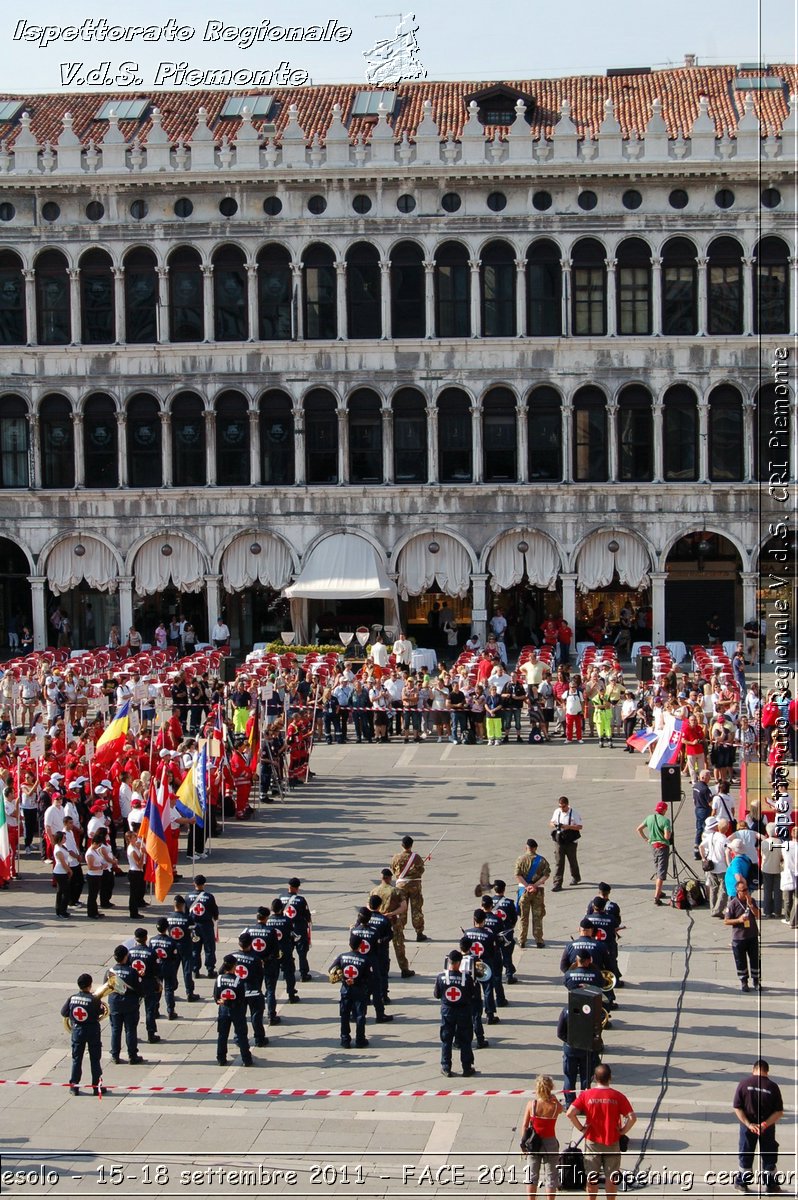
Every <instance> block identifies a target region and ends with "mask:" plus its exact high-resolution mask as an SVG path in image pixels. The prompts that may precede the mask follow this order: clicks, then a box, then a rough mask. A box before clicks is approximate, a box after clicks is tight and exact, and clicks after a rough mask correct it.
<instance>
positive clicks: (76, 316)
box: [67, 267, 81, 346]
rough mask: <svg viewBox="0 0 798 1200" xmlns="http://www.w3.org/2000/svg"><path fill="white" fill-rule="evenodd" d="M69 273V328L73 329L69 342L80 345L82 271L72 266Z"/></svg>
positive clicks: (71, 344)
mask: <svg viewBox="0 0 798 1200" xmlns="http://www.w3.org/2000/svg"><path fill="white" fill-rule="evenodd" d="M67 274H68V275H69V328H70V330H71V337H70V339H69V344H70V346H79V345H80V343H81V320H80V315H81V314H80V271H79V269H78V268H77V267H70V268H69V269H68V271H67Z"/></svg>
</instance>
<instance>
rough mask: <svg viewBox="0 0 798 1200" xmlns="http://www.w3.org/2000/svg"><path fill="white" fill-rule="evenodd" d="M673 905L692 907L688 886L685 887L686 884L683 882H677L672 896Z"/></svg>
mask: <svg viewBox="0 0 798 1200" xmlns="http://www.w3.org/2000/svg"><path fill="white" fill-rule="evenodd" d="M671 905H672V906H673V907H674V908H690V907H691V905H690V901H689V899H688V897H687V888H686V887H685V885H684V884H683V883H677V885H676V887H675V888H674V889H673V895H672V896H671Z"/></svg>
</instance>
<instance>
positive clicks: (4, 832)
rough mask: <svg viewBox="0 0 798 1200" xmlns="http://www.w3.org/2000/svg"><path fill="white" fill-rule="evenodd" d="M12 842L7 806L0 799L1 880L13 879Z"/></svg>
mask: <svg viewBox="0 0 798 1200" xmlns="http://www.w3.org/2000/svg"><path fill="white" fill-rule="evenodd" d="M11 866H12V864H11V841H10V839H9V836H8V818H7V817H6V806H5V804H4V803H3V800H2V798H0V879H1V880H7V879H10V878H11Z"/></svg>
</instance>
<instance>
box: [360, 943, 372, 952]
mask: <svg viewBox="0 0 798 1200" xmlns="http://www.w3.org/2000/svg"><path fill="white" fill-rule="evenodd" d="M370 949H371V946H370V944H369V943H368V942H361V943H360V945H359V946H358V950H359V951H360V953H361V954H368V952H369V950H370Z"/></svg>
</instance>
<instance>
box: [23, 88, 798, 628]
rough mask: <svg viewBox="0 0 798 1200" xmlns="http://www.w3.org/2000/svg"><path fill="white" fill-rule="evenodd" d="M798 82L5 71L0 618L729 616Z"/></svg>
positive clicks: (764, 550)
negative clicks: (272, 81) (393, 83)
mask: <svg viewBox="0 0 798 1200" xmlns="http://www.w3.org/2000/svg"><path fill="white" fill-rule="evenodd" d="M796 90H798V89H796V72H795V70H794V69H793V68H791V67H788V66H783V67H781V66H773V67H769V68H768V69H767V70H762V71H757V72H752V71H750V70H748V71H745V70H743V69H742V68H741V69H740V70H737V69H735V68H733V67H716V68H697V67H684V68H681V69H678V70H673V71H664V72H657V71H647V70H646V71H642V70H637V71H633V72H626V73H624V72H620V73H619V72H613V73H610V74H609V75H608V76H607V77H595V76H593V77H586V78H582V79H564V80H540V81H532V80H527V81H512V82H506V83H505V82H500V83H487V84H467V83H461V84H450V83H446V84H443V83H429V82H421V83H412V84H410V83H408V84H402V85H399V86H398V87H397V88H396V90H395V91H391V92H389V91H386V90H381V89H375V88H360V87H358V86H357V85H347V86H344V87H336V88H332V87H329V88H313V87H310V88H302V89H285V90H284V91H280V92H275V93H273V94H271V95H261V94H252V95H244V94H242V93H225V92H204V93H201V94H199V93H197V92H195V91H190V90H189V91H183V92H174V93H166V92H164V93H158V94H157V95H151V96H145V95H143V94H142V95H141V96H138V97H131V96H129V95H126V96H116V97H108V96H100V95H80V96H65V95H60V96H31V97H8V98H7V99H5V100H0V140H2V146H1V147H0V355H1V356H2V364H3V379H2V393H0V513H2V516H3V530H2V534H3V536H2V540H1V541H0V586H2V597H0V618H2V622H3V625H4V629H3V630H0V639H2V640H7V631H8V630H9V628H12V629H13V628H14V627H15V626H16V625H19V623H20V621H21V620H26V621H29V620H32V622H33V626H34V634H35V641H36V645H37V646H44V645H46V644H48V643H50V644H51V643H52V642H53V640H54V632H53V631H54V629H55V626H56V625H57V621H58V617H57V615H55V614H57V613H58V612H60V611H62V610H63V611H66V612H67V613H68V615H69V616H70V618H71V621H72V626H73V630H74V633H73V642H74V644H75V645H78V644H86V643H87V642H91V641H94V640H97V641H103V640H104V639H105V636H106V634H107V631H108V627H109V625H110V624H111V623H119V624H121V626H122V628H123V632H124V630H126V629H127V627H128V626H129V625H130V624H131V623H133V621H134V620H135V621H136V622H138V623H140V624H141V625H142V629H143V632H144V633H145V635H147V634H148V633H149V632H150V629H149V625H150V624H151V623H157V620H158V619H159V618H160V617H161V616H162V615H167V614H168V613H170V612H171V611H183V612H185V614H186V615H187V616H188V617H189V618H190V619H191V620H192V621H193V623H194V624H195V627H196V628H197V631H198V633H199V635H200V636H203V635H207V634H208V632H209V629H210V627H211V626H212V624H213V623H214V621H215V619H216V617H217V615H219V613H221V612H222V611H223V610H224V612H225V614H226V616H227V619H228V623H229V624H230V625H231V628H232V630H233V635H234V641H235V642H236V643H238V644H240V645H242V646H247V645H248V644H251V643H252V642H254V641H260V640H264V639H265V638H266V637H268V636H271V635H272V634H274V633H275V632H277V631H279V630H281V629H287V628H293V629H294V630H295V632H296V634H297V637H298V639H299V640H303V639H305V638H307V637H308V636H310V635H311V634H313V633H316V632H320V633H321V634H325V633H327V635H328V636H334V635H335V633H336V632H337V630H338V629H341V628H343V629H347V628H350V629H351V628H353V627H354V625H355V624H360V623H366V624H379V623H383V624H385V625H386V626H389V627H397V626H398V625H399V624H400V623H401V624H406V625H407V626H408V628H409V630H410V632H411V634H413V635H414V636H415V637H416V639H417V640H418V641H419V643H421V644H423V643H424V642H425V641H426V640H428V631H429V623H428V621H429V614H430V611H431V610H434V606H435V605H437V606H438V610H440V608H442V607H443V606H445V605H449V606H450V607H451V609H452V611H453V613H454V616H455V617H456V619H457V621H458V623H459V625H460V627H461V629H462V630H463V631H464V632H465V631H467V630H468V629H470V628H471V627H472V625H473V626H474V627H475V628H476V629H477V630H479V631H480V632H484V630H485V627H486V622H487V620H488V619H489V617H490V614H491V611H492V609H493V608H494V607H495V606H496V605H497V604H501V605H502V606H503V608H504V609H505V611H509V612H510V613H511V616H512V617H513V620H514V622H515V623H516V624H517V625H518V626H519V631H520V632H521V633H523V632H524V631H525V630H527V629H528V628H530V627H534V625H535V624H539V623H540V621H542V619H543V617H544V616H545V615H547V614H549V613H560V612H562V613H564V615H565V616H566V618H567V619H568V620H569V621H570V622H571V624H572V625H574V626H576V627H577V630H581V629H582V628H585V627H587V626H588V625H589V624H590V623H591V621H592V620H593V618H594V616H595V613H596V610H597V609H599V606H602V607H601V609H600V611H602V612H605V613H606V614H607V615H608V616H609V617H610V618H613V617H615V616H617V612H618V610H619V609H620V607H621V606H622V605H623V604H624V603H627V604H630V605H631V606H632V607H633V608H636V609H639V610H641V613H642V616H641V630H647V631H648V632H647V634H646V636H645V637H644V639H643V640H648V636H649V635H650V636H652V637H653V639H654V640H655V641H657V642H661V641H664V640H665V638H666V637H667V638H669V639H677V640H685V641H687V642H691V641H698V640H701V639H702V638H703V636H704V633H705V626H706V621H707V619H708V618H709V617H710V616H711V614H712V612H714V611H717V612H719V613H720V614H721V617H722V623H723V626H724V634H725V636H727V637H734V636H736V635H737V633H738V631H739V629H740V627H741V625H742V623H743V622H744V621H745V620H747V619H749V618H750V617H751V616H752V615H753V614H754V612H755V611H756V608H757V588H758V579H759V573H760V568H762V569H764V566H765V565H766V563H767V558H768V555H769V554H771V553H773V552H774V544H773V541H772V538H771V532H772V531H770V532H769V529H768V527H769V524H770V523H771V522H777V521H778V520H779V519H780V518H781V517H783V516H784V513H785V511H787V510H786V509H785V505H784V503H783V502H782V500H781V494H780V491H779V489H780V488H781V489H783V488H786V489H788V490H790V489H791V486H792V483H793V482H794V480H795V470H796V463H795V450H794V420H793V417H794V398H793V393H792V388H791V386H782V384H783V380H782V381H781V382H780V379H779V377H778V374H774V370H773V362H774V359H775V356H776V354H777V351H778V350H781V349H782V348H785V347H786V348H788V353H789V354H790V355H792V353H793V348H794V339H795V333H796V310H797V309H798V304H797V303H796V246H795V178H794V169H793V167H794V161H795V143H796V122H797V120H798V104H796V103H795V102H794V101H793V100H791V96H792V93H793V92H795V91H796ZM789 365H790V368H791V363H790V364H789ZM790 494H792V493H791V491H790ZM331 538H337V539H339V540H337V541H330V539H331ZM341 539H343V540H341ZM331 554H333V555H338V556H339V557H340V558H341V561H345V562H346V564H347V571H348V572H349V575H350V576H354V577H355V579H354V582H353V586H352V587H351V588H350V594H349V595H347V594H346V583H345V582H344V583H343V584H342V585H341V587H340V588H339V589H338V591H337V592H336V594H331V595H330V596H329V597H328V598H321V597H319V596H317V595H313V594H312V592H313V589H312V588H311V587H309V588H308V589H306V590H307V591H308V593H309V594H308V596H304V597H303V596H302V595H301V594H300V595H299V596H298V597H296V598H294V599H292V600H291V602H290V606H289V603H288V602H287V601H286V600H285V599H284V598H281V597H282V593H283V591H284V589H285V587H286V586H288V585H290V584H292V583H294V584H295V585H296V584H297V583H298V586H297V587H296V588H295V590H296V591H299V592H300V593H301V592H302V590H303V580H308V579H311V578H312V577H313V576H314V573H316V574H318V571H319V569H320V567H324V568H325V569H327V568H328V567H329V561H328V560H329V558H330V555H331ZM763 555H764V557H763ZM377 577H380V578H383V577H387V580H388V582H389V591H390V594H388V593H387V592H386V589H385V588H382V590H381V591H380V589H379V588H370V583H369V581H372V582H373V579H375V578H377ZM646 621H648V624H646Z"/></svg>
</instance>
